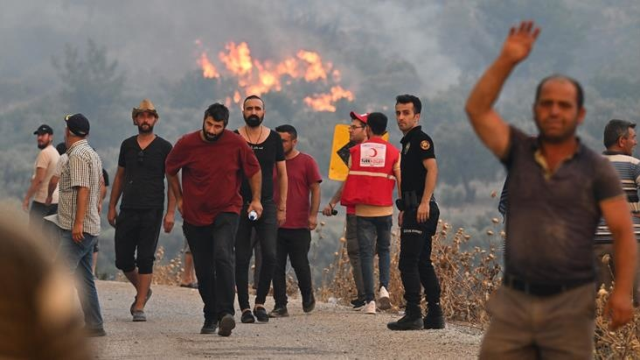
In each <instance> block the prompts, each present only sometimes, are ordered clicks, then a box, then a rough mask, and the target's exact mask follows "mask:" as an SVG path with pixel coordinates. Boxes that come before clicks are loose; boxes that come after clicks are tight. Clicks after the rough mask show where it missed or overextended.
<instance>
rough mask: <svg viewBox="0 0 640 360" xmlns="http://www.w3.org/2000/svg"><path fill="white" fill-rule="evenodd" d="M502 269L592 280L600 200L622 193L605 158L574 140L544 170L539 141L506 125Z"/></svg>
mask: <svg viewBox="0 0 640 360" xmlns="http://www.w3.org/2000/svg"><path fill="white" fill-rule="evenodd" d="M509 141H510V143H509V150H508V153H507V155H506V156H505V158H504V159H503V160H502V162H503V163H504V165H505V166H506V167H507V170H508V173H509V174H508V176H509V182H508V185H507V186H508V192H509V201H508V202H507V227H506V229H507V230H506V233H507V239H506V250H505V251H506V253H505V273H506V274H510V275H511V276H515V277H517V278H519V279H522V280H523V281H527V282H531V283H540V284H551V285H571V284H581V283H586V282H589V281H593V279H594V278H595V264H594V260H593V244H594V236H595V231H596V227H597V226H598V221H599V220H600V216H601V212H600V205H599V204H600V202H601V201H603V200H607V199H610V198H614V197H618V196H623V192H622V188H621V186H620V180H619V179H618V175H617V174H616V172H615V170H614V169H613V166H611V163H610V162H609V160H607V159H606V158H604V157H603V156H602V155H600V154H598V153H596V152H594V151H592V150H590V149H589V148H587V147H586V146H584V145H583V144H582V143H579V146H578V148H577V151H576V153H575V154H574V155H573V156H572V157H571V158H569V159H567V160H565V161H564V162H563V163H561V164H560V165H559V166H558V168H557V169H556V170H555V172H553V173H549V172H548V171H547V170H546V169H545V168H544V167H543V166H542V165H541V161H540V160H537V158H539V156H540V155H539V154H540V152H539V140H538V139H537V138H535V137H531V136H528V135H526V134H524V133H522V132H521V131H520V130H518V129H516V128H514V127H511V128H510V140H509Z"/></svg>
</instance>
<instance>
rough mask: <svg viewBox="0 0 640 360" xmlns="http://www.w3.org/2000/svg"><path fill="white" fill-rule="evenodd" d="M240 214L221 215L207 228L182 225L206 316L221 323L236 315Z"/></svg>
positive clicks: (185, 223)
mask: <svg viewBox="0 0 640 360" xmlns="http://www.w3.org/2000/svg"><path fill="white" fill-rule="evenodd" d="M237 227H238V214H234V213H222V214H220V215H218V216H216V219H215V221H214V222H213V224H211V225H207V226H195V225H190V224H188V223H187V222H186V221H185V222H184V223H183V225H182V229H183V230H184V236H185V237H186V238H187V242H188V243H189V248H190V249H191V254H192V255H193V264H194V267H195V270H196V277H197V278H198V291H199V292H200V297H201V298H202V302H204V317H205V319H207V320H220V319H221V318H222V317H223V316H224V315H225V314H231V315H234V314H235V311H234V308H233V301H234V299H235V276H234V275H235V262H234V260H235V256H234V251H233V242H234V239H235V235H236V231H237Z"/></svg>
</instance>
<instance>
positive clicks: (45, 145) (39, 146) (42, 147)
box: [38, 143, 49, 150]
mask: <svg viewBox="0 0 640 360" xmlns="http://www.w3.org/2000/svg"><path fill="white" fill-rule="evenodd" d="M47 146H49V144H48V143H44V144H38V149H40V150H42V149H44V148H46V147H47Z"/></svg>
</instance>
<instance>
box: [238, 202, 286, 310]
mask: <svg viewBox="0 0 640 360" xmlns="http://www.w3.org/2000/svg"><path fill="white" fill-rule="evenodd" d="M247 207H248V205H246V204H245V205H244V206H243V207H242V211H241V212H240V221H239V225H238V233H237V234H236V287H237V291H238V303H239V305H240V310H244V309H250V308H251V307H250V305H249V263H250V262H251V254H252V252H253V247H252V246H251V229H253V228H255V230H256V238H257V239H258V241H259V243H260V251H261V254H262V264H261V267H260V280H259V281H258V290H257V294H256V300H255V303H256V304H264V302H265V301H266V300H267V294H268V293H269V288H270V287H271V278H272V277H273V269H274V267H275V265H276V237H277V234H278V220H277V218H276V215H277V214H276V204H275V203H274V202H273V201H265V202H264V203H262V207H263V209H264V210H263V211H262V216H261V217H260V219H258V220H255V221H251V220H249V218H248V216H247Z"/></svg>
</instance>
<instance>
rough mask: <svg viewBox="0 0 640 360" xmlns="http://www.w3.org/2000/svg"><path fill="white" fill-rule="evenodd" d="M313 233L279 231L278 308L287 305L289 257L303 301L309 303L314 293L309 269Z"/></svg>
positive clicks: (275, 291)
mask: <svg viewBox="0 0 640 360" xmlns="http://www.w3.org/2000/svg"><path fill="white" fill-rule="evenodd" d="M310 247H311V231H310V230H309V229H278V247H277V256H276V259H277V260H276V268H275V271H274V273H273V298H274V300H275V302H276V307H278V306H286V305H287V281H286V273H287V256H288V257H289V259H290V260H291V267H293V270H294V271H295V272H296V277H297V278H298V287H299V288H300V294H301V295H302V301H303V302H308V301H309V300H310V297H311V293H312V291H313V289H312V285H311V268H310V267H309V258H308V257H307V255H308V254H309V248H310Z"/></svg>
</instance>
